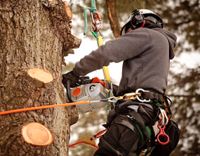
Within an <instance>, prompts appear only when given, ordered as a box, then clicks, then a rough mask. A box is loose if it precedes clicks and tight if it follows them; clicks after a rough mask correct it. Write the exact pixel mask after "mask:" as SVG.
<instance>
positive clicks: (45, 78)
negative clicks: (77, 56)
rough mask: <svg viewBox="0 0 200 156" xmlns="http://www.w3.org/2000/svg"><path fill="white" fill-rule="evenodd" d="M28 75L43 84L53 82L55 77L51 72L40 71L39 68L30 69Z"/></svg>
mask: <svg viewBox="0 0 200 156" xmlns="http://www.w3.org/2000/svg"><path fill="white" fill-rule="evenodd" d="M28 75H29V76H30V77H31V78H33V79H36V80H38V81H40V82H43V83H49V82H51V81H53V76H52V74H51V73H50V72H48V71H46V70H43V69H39V68H32V69H29V70H28Z"/></svg>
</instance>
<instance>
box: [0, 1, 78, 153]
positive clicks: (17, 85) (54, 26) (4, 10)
mask: <svg viewBox="0 0 200 156" xmlns="http://www.w3.org/2000/svg"><path fill="white" fill-rule="evenodd" d="M70 28H71V26H70V19H69V17H68V16H67V15H66V13H65V9H64V5H63V3H62V1H61V0H51V1H50V0H49V1H48V0H3V1H1V3H0V72H1V74H0V111H6V110H11V109H17V108H24V107H34V106H41V105H48V104H55V103H64V102H65V96H64V89H63V86H62V83H61V78H62V77H61V75H62V74H61V67H62V62H63V52H65V51H68V50H69V49H70V48H73V47H78V46H79V44H80V40H78V39H77V38H76V37H74V36H73V35H72V34H71V31H70ZM32 68H39V69H41V70H44V71H48V72H49V73H50V74H51V75H52V77H53V80H52V81H50V82H42V81H40V80H37V79H35V78H33V77H31V76H30V75H29V74H28V70H29V69H32ZM74 113H75V111H74V110H73V113H72V110H71V108H54V109H44V110H38V111H30V112H26V113H16V114H10V115H4V116H0V156H33V155H34V156H35V155H40V156H67V155H68V154H67V153H68V147H67V145H68V141H69V127H70V123H72V122H75V121H72V119H73V118H74V119H75V116H73V114H74ZM30 122H37V123H40V124H42V125H44V126H45V127H46V128H48V129H49V130H50V132H51V134H52V135H53V143H52V144H50V145H48V146H33V145H31V144H29V143H26V142H25V141H24V139H23V137H22V135H21V129H22V127H23V126H24V125H26V124H28V123H30Z"/></svg>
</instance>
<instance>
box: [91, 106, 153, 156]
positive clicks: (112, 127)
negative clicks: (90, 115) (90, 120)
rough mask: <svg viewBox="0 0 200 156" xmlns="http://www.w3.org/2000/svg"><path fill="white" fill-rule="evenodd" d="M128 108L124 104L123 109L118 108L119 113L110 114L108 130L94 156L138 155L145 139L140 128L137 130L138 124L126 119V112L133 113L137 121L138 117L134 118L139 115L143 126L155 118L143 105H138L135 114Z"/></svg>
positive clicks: (151, 109) (150, 110)
mask: <svg viewBox="0 0 200 156" xmlns="http://www.w3.org/2000/svg"><path fill="white" fill-rule="evenodd" d="M136 104H138V103H136ZM133 105H134V104H133ZM128 106H130V104H129V103H128V104H127V103H126V104H125V107H123V108H120V111H119V113H116V114H114V113H111V114H112V115H110V116H111V117H110V116H109V117H108V120H111V121H108V122H110V124H109V128H108V130H107V132H106V133H105V134H104V135H103V136H102V137H101V138H100V142H99V149H98V150H97V151H96V153H95V154H94V156H137V155H139V153H140V151H139V150H138V149H139V148H140V147H141V145H142V143H143V142H144V139H145V138H143V140H142V138H141V128H139V129H138V127H139V126H138V123H137V122H134V121H131V120H130V118H128V117H129V116H128V115H129V113H128V112H130V111H134V114H135V115H134V116H133V118H135V119H138V117H135V116H138V115H139V116H140V118H141V119H142V120H143V121H140V122H143V124H146V123H153V122H152V121H151V120H152V119H153V118H155V117H154V116H155V113H154V110H153V108H149V107H146V106H145V105H140V106H139V108H138V111H137V112H136V111H135V110H131V109H130V108H128ZM121 110H122V111H121ZM146 113H147V114H146ZM113 114H114V115H113ZM113 116H114V117H113ZM109 118H110V119H109ZM141 119H139V120H141ZM126 123H127V124H126ZM143 137H144V136H143Z"/></svg>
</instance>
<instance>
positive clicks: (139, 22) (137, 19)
mask: <svg viewBox="0 0 200 156" xmlns="http://www.w3.org/2000/svg"><path fill="white" fill-rule="evenodd" d="M144 23H145V20H144V15H142V14H141V13H140V11H139V10H138V9H136V10H134V11H133V12H132V18H131V21H130V24H131V26H132V28H133V29H135V28H139V27H142V26H144Z"/></svg>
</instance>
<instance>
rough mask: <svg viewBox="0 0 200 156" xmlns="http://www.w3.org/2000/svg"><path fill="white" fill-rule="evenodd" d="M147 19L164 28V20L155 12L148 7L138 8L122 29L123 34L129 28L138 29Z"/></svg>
mask: <svg viewBox="0 0 200 156" xmlns="http://www.w3.org/2000/svg"><path fill="white" fill-rule="evenodd" d="M145 20H148V21H151V22H152V23H154V24H155V25H156V26H157V27H160V28H163V20H162V19H161V17H160V16H159V15H158V14H156V13H155V12H153V11H151V10H148V9H136V10H134V11H133V12H132V13H131V15H130V16H129V18H128V20H127V22H126V23H125V24H124V25H123V27H122V29H121V35H123V34H125V33H126V31H127V30H128V28H132V29H136V28H139V27H142V26H143V25H144V22H145Z"/></svg>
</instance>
